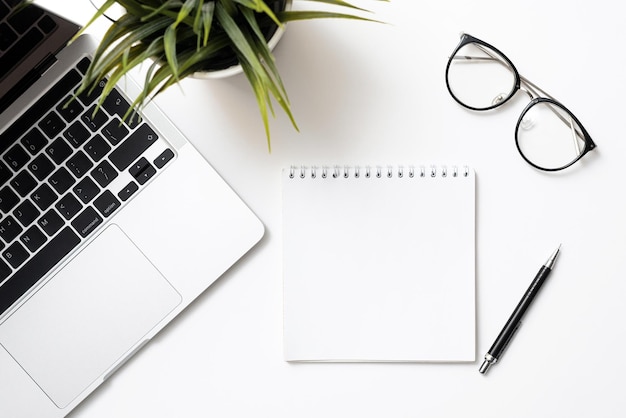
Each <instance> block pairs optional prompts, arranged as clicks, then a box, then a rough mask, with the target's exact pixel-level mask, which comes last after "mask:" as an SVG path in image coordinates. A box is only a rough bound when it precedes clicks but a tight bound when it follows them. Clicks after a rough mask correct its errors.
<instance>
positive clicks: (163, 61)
mask: <svg viewBox="0 0 626 418" xmlns="http://www.w3.org/2000/svg"><path fill="white" fill-rule="evenodd" d="M378 1H385V0H378ZM308 2H310V3H325V4H326V5H327V7H326V10H292V9H291V3H292V0H106V1H105V2H104V4H102V6H100V7H99V8H98V9H97V11H96V13H95V14H94V16H93V17H92V19H91V20H90V21H89V22H88V23H87V25H86V26H85V27H88V26H89V25H90V24H91V23H92V22H93V21H94V20H95V19H97V18H99V17H100V16H102V15H105V13H106V12H107V10H108V9H109V8H110V7H111V6H113V5H115V4H116V3H117V4H118V5H120V6H122V7H123V8H124V10H125V13H124V14H123V15H122V16H121V17H119V18H118V19H116V20H115V21H114V22H113V23H112V25H111V27H110V28H109V30H108V31H107V32H106V34H105V35H104V37H103V39H102V41H101V42H100V44H99V46H98V49H97V50H96V52H95V54H94V59H93V61H92V63H91V66H90V67H89V69H88V71H87V74H86V75H85V79H84V82H83V84H82V86H81V87H80V89H79V91H78V94H80V93H81V92H83V91H89V90H90V89H93V88H94V87H95V86H96V84H97V83H98V82H99V81H100V80H102V79H104V78H105V77H107V78H108V81H107V83H106V86H105V87H104V89H103V91H102V94H101V97H100V103H103V102H104V99H105V98H106V96H107V94H109V93H110V92H111V90H112V89H113V87H114V85H115V83H117V82H118V81H119V80H120V79H121V78H122V77H123V76H124V75H125V74H126V73H127V72H128V71H130V70H131V69H132V68H134V67H136V66H137V65H139V64H141V63H142V62H144V61H146V60H152V61H153V63H152V64H151V66H150V67H149V68H148V70H147V76H146V79H145V82H144V86H143V91H142V93H141V94H140V95H139V96H138V97H137V99H136V100H135V102H134V103H133V106H134V107H135V108H138V109H141V107H142V106H143V105H145V104H146V103H147V102H148V101H149V100H151V99H152V98H153V97H155V96H156V95H158V94H159V93H161V92H162V91H164V90H165V89H166V88H168V87H170V86H171V85H173V84H175V83H177V82H178V81H180V80H181V79H183V78H185V77H188V76H191V75H194V74H198V72H211V71H217V70H223V69H225V68H229V67H231V66H232V65H238V66H239V67H240V69H241V70H242V71H243V72H244V73H245V75H246V77H247V79H248V81H249V82H250V85H251V87H252V90H253V92H254V95H255V96H256V100H257V103H258V106H259V110H260V113H261V118H262V121H263V124H264V127H265V133H266V137H267V142H268V148H269V147H270V130H269V121H268V117H269V114H273V107H272V100H275V101H276V102H277V103H278V105H279V106H280V107H281V108H282V109H283V111H284V112H285V113H286V114H287V115H288V117H289V118H290V120H291V122H292V124H293V126H294V128H295V129H296V130H297V129H298V128H297V125H296V122H295V120H294V118H293V115H292V113H291V109H290V105H289V100H288V98H287V93H286V90H285V86H284V85H283V83H282V81H281V78H280V75H279V72H278V68H277V66H276V64H275V61H274V57H273V55H272V52H271V47H272V46H273V43H274V42H275V40H276V37H277V36H280V33H281V32H282V30H283V29H284V25H285V23H287V22H291V21H296V20H306V19H318V18H347V19H358V20H366V21H373V20H372V19H370V18H368V17H365V16H363V14H364V13H371V12H368V11H367V10H365V9H362V8H359V7H357V6H355V5H353V4H352V3H348V2H346V1H343V0H308ZM328 5H330V6H328ZM329 7H335V8H336V9H337V10H338V11H330V10H328V9H329ZM83 30H84V28H83ZM81 33H82V31H81ZM277 34H278V35H277ZM79 35H80V33H79V34H78V35H77V36H79ZM272 37H274V38H272ZM272 98H273V99H272ZM125 117H130V111H129V114H127V115H126V116H125Z"/></svg>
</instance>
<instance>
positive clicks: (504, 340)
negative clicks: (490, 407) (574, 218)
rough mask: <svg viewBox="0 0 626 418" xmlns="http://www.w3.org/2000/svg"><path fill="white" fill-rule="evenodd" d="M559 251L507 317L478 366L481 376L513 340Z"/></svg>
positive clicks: (557, 250)
mask: <svg viewBox="0 0 626 418" xmlns="http://www.w3.org/2000/svg"><path fill="white" fill-rule="evenodd" d="M560 250H561V246H560V245H559V248H557V249H556V251H554V253H552V255H551V256H550V258H549V259H548V261H546V262H545V264H544V265H543V266H541V268H540V269H539V272H538V273H537V276H535V279H534V280H533V282H532V283H531V284H530V286H529V287H528V290H526V293H524V296H522V300H520V301H519V303H518V304H517V307H516V308H515V310H514V311H513V313H512V314H511V316H510V317H509V320H508V321H506V324H505V325H504V328H502V331H500V334H498V338H496V341H495V342H494V343H493V345H492V346H491V348H490V349H489V351H488V352H487V354H485V361H483V364H482V365H481V366H480V369H479V370H478V371H479V372H481V373H483V374H484V373H486V372H487V370H489V367H491V365H492V364H495V363H496V362H497V361H498V360H499V359H500V357H501V355H502V352H503V351H504V349H505V348H506V346H507V345H508V344H509V342H510V341H511V338H513V334H515V331H517V329H518V328H519V326H520V325H522V317H523V316H524V313H526V310H527V309H528V307H529V306H530V304H531V303H532V302H533V299H535V296H537V293H539V289H540V288H541V285H543V282H544V281H545V280H546V278H547V277H548V275H549V274H550V272H551V271H552V268H553V267H554V262H555V261H556V257H557V256H558V255H559V251H560Z"/></svg>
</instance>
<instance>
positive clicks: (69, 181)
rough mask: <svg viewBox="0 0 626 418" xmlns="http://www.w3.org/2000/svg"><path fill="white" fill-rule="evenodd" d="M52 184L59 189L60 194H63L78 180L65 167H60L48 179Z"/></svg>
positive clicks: (55, 188)
mask: <svg viewBox="0 0 626 418" xmlns="http://www.w3.org/2000/svg"><path fill="white" fill-rule="evenodd" d="M48 181H49V182H50V185H51V186H52V187H54V190H56V191H57V193H58V194H63V193H65V192H66V191H67V190H69V188H70V187H72V185H73V184H74V183H75V182H76V180H74V177H72V175H71V174H70V172H69V171H67V170H66V169H65V168H64V167H61V168H59V169H58V170H57V171H55V172H54V174H52V175H51V176H50V178H49V179H48Z"/></svg>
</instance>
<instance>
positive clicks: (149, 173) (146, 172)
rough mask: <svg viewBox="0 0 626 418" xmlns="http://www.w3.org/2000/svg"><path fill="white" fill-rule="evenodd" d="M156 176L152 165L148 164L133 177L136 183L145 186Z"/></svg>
mask: <svg viewBox="0 0 626 418" xmlns="http://www.w3.org/2000/svg"><path fill="white" fill-rule="evenodd" d="M155 174H156V168H154V166H153V165H152V164H148V165H147V166H146V167H145V168H144V169H143V170H142V171H141V172H140V173H138V174H137V175H136V176H134V177H135V180H137V183H139V184H146V182H147V181H148V180H150V179H151V178H152V177H153V176H154V175H155Z"/></svg>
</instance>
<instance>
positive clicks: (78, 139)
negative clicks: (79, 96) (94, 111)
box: [63, 121, 91, 148]
mask: <svg viewBox="0 0 626 418" xmlns="http://www.w3.org/2000/svg"><path fill="white" fill-rule="evenodd" d="M63 136H64V137H65V138H66V139H67V140H68V141H69V143H70V144H72V146H73V147H74V148H78V147H80V146H81V145H83V144H84V143H85V141H86V140H87V139H89V137H90V136H91V134H90V133H89V131H88V130H87V128H85V125H83V124H82V123H80V121H76V122H74V123H72V124H71V125H70V127H69V128H67V129H66V130H65V131H64V132H63Z"/></svg>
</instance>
